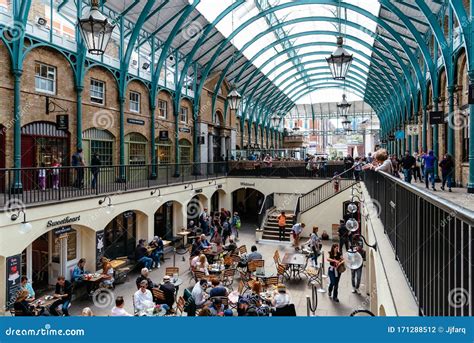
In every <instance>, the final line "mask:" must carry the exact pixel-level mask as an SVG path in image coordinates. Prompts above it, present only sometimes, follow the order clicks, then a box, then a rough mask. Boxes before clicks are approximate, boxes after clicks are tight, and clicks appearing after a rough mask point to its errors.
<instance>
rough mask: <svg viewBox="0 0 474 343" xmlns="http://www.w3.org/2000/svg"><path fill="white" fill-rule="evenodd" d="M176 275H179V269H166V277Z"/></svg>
mask: <svg viewBox="0 0 474 343" xmlns="http://www.w3.org/2000/svg"><path fill="white" fill-rule="evenodd" d="M174 274H177V275H179V268H178V267H166V269H165V275H168V276H171V277H172V276H173V275H174Z"/></svg>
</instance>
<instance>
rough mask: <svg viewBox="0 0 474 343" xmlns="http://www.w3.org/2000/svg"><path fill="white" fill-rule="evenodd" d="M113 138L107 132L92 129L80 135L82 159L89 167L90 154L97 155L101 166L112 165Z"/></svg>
mask: <svg viewBox="0 0 474 343" xmlns="http://www.w3.org/2000/svg"><path fill="white" fill-rule="evenodd" d="M113 143H114V136H113V135H112V134H111V133H110V132H109V131H107V130H99V129H96V128H92V129H89V130H86V131H84V132H83V133H82V145H83V149H84V158H85V160H86V161H88V164H89V165H90V162H91V157H92V154H94V153H97V154H98V155H99V159H100V161H101V163H102V165H103V166H110V165H112V164H113V161H114V157H113Z"/></svg>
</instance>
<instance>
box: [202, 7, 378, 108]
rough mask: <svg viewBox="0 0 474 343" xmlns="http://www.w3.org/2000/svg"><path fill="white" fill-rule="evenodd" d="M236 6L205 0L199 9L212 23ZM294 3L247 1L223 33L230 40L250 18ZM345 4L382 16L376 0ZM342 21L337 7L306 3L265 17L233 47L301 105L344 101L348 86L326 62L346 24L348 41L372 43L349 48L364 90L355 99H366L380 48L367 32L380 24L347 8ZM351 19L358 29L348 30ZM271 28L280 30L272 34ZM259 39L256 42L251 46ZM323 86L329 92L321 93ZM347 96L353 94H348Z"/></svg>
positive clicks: (357, 79)
mask: <svg viewBox="0 0 474 343" xmlns="http://www.w3.org/2000/svg"><path fill="white" fill-rule="evenodd" d="M233 2H234V0H220V1H214V0H202V1H201V3H200V4H199V5H198V7H197V9H198V10H199V11H200V12H201V13H202V14H203V15H204V16H205V17H206V18H207V19H208V20H209V21H210V22H212V21H213V20H214V19H215V18H216V17H217V16H218V15H219V14H220V13H221V12H222V11H224V10H225V9H226V8H227V7H228V6H230V5H231V4H232V3H233ZM290 2H293V1H291V0H247V1H245V4H243V5H242V6H240V7H239V8H238V9H237V10H236V11H234V12H233V14H232V15H229V16H227V17H226V18H225V19H224V20H222V21H221V22H220V23H219V24H218V25H217V29H218V30H219V31H220V32H221V33H222V34H223V35H224V36H225V37H229V35H230V34H231V33H232V32H233V30H235V29H237V28H239V27H240V26H241V25H242V24H244V23H245V22H246V21H247V20H249V19H250V18H252V17H254V16H256V15H258V14H259V13H262V12H263V11H265V10H267V9H268V8H271V7H273V8H275V7H278V6H280V5H282V4H285V3H290ZM342 2H345V3H348V4H351V5H354V6H357V7H359V8H362V9H363V10H366V11H367V12H369V13H371V14H372V15H374V16H375V17H378V15H379V12H380V4H379V2H378V1H375V0H345V1H342ZM338 17H339V16H338V12H337V6H331V5H318V4H301V5H299V6H294V7H289V8H282V9H279V10H277V11H275V12H273V13H269V14H267V15H263V16H262V17H261V18H260V19H258V20H256V21H254V22H253V23H251V24H250V25H248V26H247V27H245V28H244V29H243V30H242V31H241V32H239V33H238V34H237V35H236V36H235V37H234V39H233V44H234V45H235V46H236V47H237V48H238V49H239V50H241V51H242V52H243V54H244V56H245V57H246V58H247V59H248V60H250V61H252V63H253V64H254V65H255V66H256V67H257V68H259V69H260V70H261V71H262V72H263V74H265V75H266V76H267V77H268V78H269V79H270V80H272V81H273V82H274V84H275V85H277V87H278V88H279V89H280V90H281V91H282V92H284V93H285V94H287V95H288V96H289V97H290V98H291V99H292V100H293V101H295V102H296V103H312V102H317V101H320V100H321V99H324V101H339V100H340V99H341V94H342V92H344V89H343V86H344V83H343V82H341V81H334V80H332V77H331V74H330V70H329V67H328V64H327V62H326V59H325V57H327V56H329V55H330V54H331V53H332V52H333V51H334V50H335V47H336V46H335V41H336V36H335V33H337V32H338V31H339V25H338V24H339V22H341V31H342V34H343V36H353V37H357V38H359V39H360V40H362V41H364V42H365V43H366V44H361V43H358V42H355V41H349V40H346V41H345V48H346V49H347V50H348V51H349V52H350V53H352V54H354V62H353V66H356V68H351V72H350V73H351V74H350V78H351V80H352V81H354V83H356V84H357V85H358V86H359V87H360V90H361V91H360V92H356V93H355V94H354V95H352V96H351V99H352V100H360V99H362V98H363V90H364V89H365V85H366V83H367V77H368V74H369V70H370V60H371V47H372V46H373V45H374V38H373V37H372V35H370V34H369V33H366V32H370V31H372V32H375V30H376V28H377V23H376V22H375V21H373V20H371V19H369V18H367V17H366V16H365V15H361V14H359V13H357V12H356V11H353V10H350V9H344V8H341V11H340V17H341V18H342V20H341V21H340V20H339V19H338ZM346 20H347V21H348V22H353V23H354V24H352V25H346V24H345V22H346ZM271 27H273V28H277V29H272V30H271V29H270V28H271ZM361 28H363V29H362V30H361ZM254 38H255V40H254V42H252V44H249V42H250V41H251V40H252V39H254ZM232 76H233V75H232ZM300 84H301V86H299V85H300ZM323 84H324V85H325V86H326V87H325V88H323V89H321V85H323ZM331 85H332V86H334V88H332V87H331ZM327 87H331V88H327ZM308 92H309V93H308ZM346 92H349V93H352V92H353V91H352V90H350V89H346ZM304 93H306V94H305V95H304Z"/></svg>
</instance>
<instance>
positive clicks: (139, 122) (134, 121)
mask: <svg viewBox="0 0 474 343" xmlns="http://www.w3.org/2000/svg"><path fill="white" fill-rule="evenodd" d="M127 123H129V124H134V125H141V126H144V125H145V121H144V120H141V119H135V118H127Z"/></svg>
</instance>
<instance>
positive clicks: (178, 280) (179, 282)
mask: <svg viewBox="0 0 474 343" xmlns="http://www.w3.org/2000/svg"><path fill="white" fill-rule="evenodd" d="M171 283H172V284H173V285H174V286H175V287H179V286H181V285H182V284H183V279H181V278H179V277H178V278H171Z"/></svg>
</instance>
